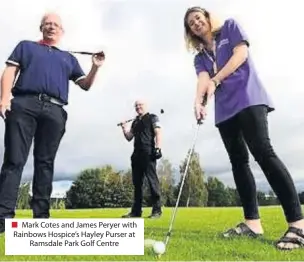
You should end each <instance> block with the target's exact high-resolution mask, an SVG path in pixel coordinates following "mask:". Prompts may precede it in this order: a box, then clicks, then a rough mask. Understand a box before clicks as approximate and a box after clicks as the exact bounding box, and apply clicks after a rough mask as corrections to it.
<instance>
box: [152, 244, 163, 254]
mask: <svg viewBox="0 0 304 262" xmlns="http://www.w3.org/2000/svg"><path fill="white" fill-rule="evenodd" d="M153 251H154V253H156V254H157V255H162V254H164V253H165V251H166V245H165V244H164V243H163V242H161V241H157V242H155V243H154V245H153Z"/></svg>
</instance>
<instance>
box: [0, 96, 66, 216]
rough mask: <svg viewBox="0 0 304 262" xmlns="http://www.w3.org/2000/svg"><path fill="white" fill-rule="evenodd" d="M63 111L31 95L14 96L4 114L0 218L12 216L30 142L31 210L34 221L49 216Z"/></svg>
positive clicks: (0, 176) (64, 114) (64, 123)
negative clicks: (9, 109)
mask: <svg viewBox="0 0 304 262" xmlns="http://www.w3.org/2000/svg"><path fill="white" fill-rule="evenodd" d="M66 120H67V113H66V111H65V110H64V109H63V108H62V107H61V106H59V105H55V104H51V103H49V102H43V101H41V100H39V99H38V97H34V96H16V97H15V98H14V99H13V100H12V105H11V111H8V112H7V113H6V120H5V135H4V145H5V151H4V159H3V165H2V168H1V175H0V218H11V217H14V216H15V207H16V201H17V197H18V190H19V186H20V182H21V176H22V173H23V168H24V166H25V164H26V162H27V159H28V155H29V150H30V148H31V145H32V141H34V150H33V152H34V177H33V188H32V192H33V196H32V201H31V207H32V210H33V217H34V218H48V217H49V216H50V214H49V209H50V197H51V193H52V181H53V173H54V161H55V156H56V153H57V150H58V147H59V144H60V141H61V138H62V137H63V135H64V133H65V125H66Z"/></svg>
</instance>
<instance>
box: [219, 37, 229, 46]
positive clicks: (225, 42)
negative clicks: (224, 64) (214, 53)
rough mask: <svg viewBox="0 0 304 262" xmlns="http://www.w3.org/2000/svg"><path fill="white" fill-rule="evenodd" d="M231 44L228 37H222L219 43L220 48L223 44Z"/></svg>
mask: <svg viewBox="0 0 304 262" xmlns="http://www.w3.org/2000/svg"><path fill="white" fill-rule="evenodd" d="M227 44H229V40H228V38H225V39H222V40H221V41H220V43H219V45H218V48H221V47H222V46H223V45H227Z"/></svg>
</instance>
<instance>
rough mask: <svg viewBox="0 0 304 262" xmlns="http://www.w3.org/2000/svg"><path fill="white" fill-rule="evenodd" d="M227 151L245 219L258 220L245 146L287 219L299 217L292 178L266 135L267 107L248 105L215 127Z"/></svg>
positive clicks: (299, 209)
mask: <svg viewBox="0 0 304 262" xmlns="http://www.w3.org/2000/svg"><path fill="white" fill-rule="evenodd" d="M218 128H219V132H220V134H221V137H222V140H223V142H224V145H225V147H226V150H227V152H228V155H229V158H230V162H231V165H232V172H233V176H234V180H235V184H236V187H237V190H238V192H239V195H240V198H241V201H242V205H243V209H244V216H245V219H258V218H259V212H258V201H257V194H256V184H255V180H254V177H253V174H252V172H251V170H250V167H249V155H248V150H247V147H246V145H247V146H248V148H249V150H250V152H251V154H252V155H253V157H254V159H255V161H257V163H258V164H259V166H260V167H261V169H262V170H263V172H264V174H265V176H266V178H267V180H268V182H269V184H270V185H271V187H272V189H273V191H274V192H275V194H276V195H277V197H278V199H279V201H280V203H281V205H282V207H283V210H284V213H285V216H286V220H287V222H289V223H291V222H295V221H297V220H300V219H302V218H303V215H302V210H301V205H300V201H299V197H298V194H297V192H296V189H295V186H294V183H293V180H292V178H291V176H290V174H289V172H288V170H287V168H286V167H285V165H284V164H283V163H282V161H281V160H280V159H279V158H278V156H277V155H276V153H275V152H274V150H273V147H272V145H271V141H270V138H269V134H268V122H267V108H266V107H265V106H252V107H249V108H247V109H245V110H243V111H242V112H240V113H239V114H237V115H236V116H235V117H233V118H232V119H230V120H227V121H225V122H223V123H222V124H220V125H219V126H218Z"/></svg>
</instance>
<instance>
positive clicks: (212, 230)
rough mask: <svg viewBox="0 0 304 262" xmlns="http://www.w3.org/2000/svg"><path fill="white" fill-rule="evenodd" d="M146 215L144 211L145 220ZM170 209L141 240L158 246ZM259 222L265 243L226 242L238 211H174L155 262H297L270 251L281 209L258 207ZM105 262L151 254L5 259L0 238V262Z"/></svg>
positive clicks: (279, 229) (295, 254) (303, 253)
mask: <svg viewBox="0 0 304 262" xmlns="http://www.w3.org/2000/svg"><path fill="white" fill-rule="evenodd" d="M127 211H128V210H127V209H95V210H63V211H61V210H53V211H52V217H53V218H117V217H120V216H121V215H122V214H124V213H125V212H127ZM149 212H150V209H145V210H144V216H147V215H149ZM171 212H172V209H171V208H167V209H164V215H163V217H162V218H160V219H158V220H149V219H145V238H152V239H156V240H163V239H164V236H165V234H166V232H167V231H168V226H169V221H170V217H171ZM260 213H261V217H262V219H263V225H264V230H265V236H264V239H260V240H250V239H244V238H243V239H234V240H225V239H221V238H220V237H218V234H219V233H220V232H222V231H223V230H225V229H227V227H230V226H234V225H235V224H236V223H238V222H239V221H240V220H241V218H242V211H241V209H240V208H179V210H178V212H177V217H176V220H175V224H174V227H173V232H172V236H171V238H170V242H169V245H168V248H167V251H166V253H165V254H164V255H163V256H162V257H161V258H160V259H159V260H161V261H168V260H171V261H172V260H175V261H176V260H179V261H181V260H184V261H189V260H196V261H198V260H209V261H210V260H213V261H214V260H216V261H219V260H221V261H223V260H226V261H227V260H229V261H240V260H241V261H261V260H264V261H300V260H303V258H304V249H302V250H294V251H289V252H286V251H284V252H283V251H279V250H276V249H275V248H274V246H273V243H274V241H276V240H277V239H278V238H279V237H280V236H281V235H282V233H284V232H285V230H286V224H285V221H284V217H283V212H282V210H281V208H280V207H262V208H261V209H260ZM30 217H31V211H28V210H26V211H18V212H17V216H16V218H30ZM9 260H14V261H16V260H19V261H29V260H31V261H34V260H35V261H64V260H67V261H75V260H81V261H92V260H95V261H104V260H112V261H117V260H123V261H126V260H136V261H143V260H145V261H151V260H152V261H153V260H156V258H155V256H154V255H153V253H152V251H151V250H150V249H146V250H145V255H144V256H48V257H46V256H5V255H4V236H3V235H2V236H1V237H0V261H9Z"/></svg>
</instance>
